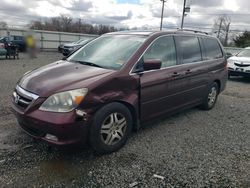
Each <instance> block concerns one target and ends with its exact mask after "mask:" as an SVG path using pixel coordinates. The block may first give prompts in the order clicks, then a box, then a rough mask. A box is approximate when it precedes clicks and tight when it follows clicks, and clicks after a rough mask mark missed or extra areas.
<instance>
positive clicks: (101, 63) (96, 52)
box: [67, 35, 146, 70]
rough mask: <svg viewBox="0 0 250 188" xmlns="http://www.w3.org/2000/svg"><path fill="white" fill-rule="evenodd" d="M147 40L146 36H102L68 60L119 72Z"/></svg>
mask: <svg viewBox="0 0 250 188" xmlns="http://www.w3.org/2000/svg"><path fill="white" fill-rule="evenodd" d="M145 39H146V37H145V36H138V35H105V36H101V37H99V38H97V39H95V40H94V41H92V42H90V43H88V44H87V45H85V46H84V47H82V48H81V49H80V50H78V51H77V52H76V53H74V54H73V55H72V56H70V57H69V58H68V59H67V60H68V61H71V62H77V63H83V64H87V65H90V66H91V65H92V66H98V67H102V68H106V69H116V70H118V69H120V68H121V67H122V65H123V64H124V63H126V62H127V61H128V60H129V58H130V57H131V56H132V55H133V54H134V53H135V51H136V50H137V49H138V48H139V47H140V45H141V44H142V43H143V42H144V41H145Z"/></svg>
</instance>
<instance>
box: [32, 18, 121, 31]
mask: <svg viewBox="0 0 250 188" xmlns="http://www.w3.org/2000/svg"><path fill="white" fill-rule="evenodd" d="M29 28H30V29H34V30H49V31H62V32H72V33H86V34H98V35H101V34H104V33H109V32H114V31H118V30H124V28H123V29H117V28H115V27H114V26H109V25H103V24H100V25H92V24H88V23H84V22H83V20H82V19H73V18H71V17H68V16H64V15H62V16H59V17H53V18H50V19H47V20H45V21H44V22H42V21H32V22H31V23H30V24H29Z"/></svg>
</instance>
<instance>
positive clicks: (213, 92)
mask: <svg viewBox="0 0 250 188" xmlns="http://www.w3.org/2000/svg"><path fill="white" fill-rule="evenodd" d="M218 94H219V87H218V84H217V83H216V82H214V83H213V84H211V86H210V87H209V89H208V93H207V95H206V98H205V100H204V102H203V104H202V105H201V108H202V109H203V110H211V109H212V108H213V107H214V105H215V103H216V101H217V98H218Z"/></svg>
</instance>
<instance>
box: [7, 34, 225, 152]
mask: <svg viewBox="0 0 250 188" xmlns="http://www.w3.org/2000/svg"><path fill="white" fill-rule="evenodd" d="M226 81H227V59H226V53H225V51H224V50H223V47H222V45H221V43H220V42H219V40H218V39H217V38H215V37H212V36H209V35H206V34H202V33H198V32H197V31H195V32H192V31H188V32H187V31H183V30H177V31H156V32H153V31H136V32H135V31H127V32H115V33H110V34H105V35H102V36H100V37H98V38H97V39H95V40H93V41H91V42H89V43H87V44H86V45H84V46H83V47H82V48H81V49H79V50H78V51H76V52H75V53H73V54H72V55H71V56H69V57H68V58H65V60H60V61H57V62H55V63H52V64H49V65H46V66H44V67H41V68H38V69H35V70H33V71H31V72H28V73H26V74H24V75H23V77H22V78H21V79H20V80H19V81H18V83H17V86H16V88H15V90H14V91H13V94H12V108H13V109H14V112H15V115H16V117H17V120H18V122H19V125H20V126H21V127H22V128H23V130H24V131H26V132H27V133H28V134H29V135H31V136H33V137H35V138H39V139H42V140H44V141H47V142H49V143H52V144H56V145H66V144H73V143H77V142H86V141H87V140H88V141H89V143H90V144H91V146H92V147H93V148H94V150H96V151H97V152H99V153H109V152H113V151H116V150H118V149H119V148H121V147H122V146H123V145H124V144H125V143H126V141H127V139H128V138H129V135H130V133H131V130H132V129H138V128H139V127H140V126H141V125H143V124H145V123H146V122H150V121H152V120H153V119H156V118H160V117H162V116H166V115H171V114H173V113H176V112H179V111H181V110H184V109H187V108H191V107H195V106H201V107H202V108H203V109H205V110H210V109H212V108H213V107H214V105H215V103H216V101H217V97H218V95H219V94H220V92H222V91H223V90H224V89H225V86H226ZM201 126H202V125H201Z"/></svg>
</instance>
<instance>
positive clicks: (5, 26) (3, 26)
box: [0, 21, 8, 28]
mask: <svg viewBox="0 0 250 188" xmlns="http://www.w3.org/2000/svg"><path fill="white" fill-rule="evenodd" d="M7 27H8V25H7V23H6V22H3V21H1V22H0V28H7Z"/></svg>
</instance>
